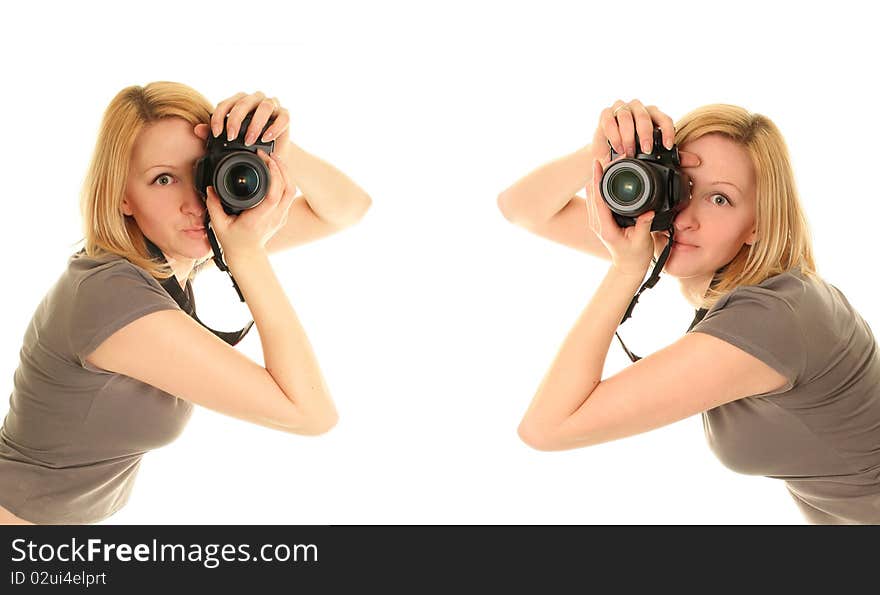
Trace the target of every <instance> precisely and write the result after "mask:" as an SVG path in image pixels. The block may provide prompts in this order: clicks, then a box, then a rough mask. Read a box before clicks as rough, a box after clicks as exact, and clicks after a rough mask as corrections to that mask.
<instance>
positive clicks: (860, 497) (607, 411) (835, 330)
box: [498, 100, 880, 524]
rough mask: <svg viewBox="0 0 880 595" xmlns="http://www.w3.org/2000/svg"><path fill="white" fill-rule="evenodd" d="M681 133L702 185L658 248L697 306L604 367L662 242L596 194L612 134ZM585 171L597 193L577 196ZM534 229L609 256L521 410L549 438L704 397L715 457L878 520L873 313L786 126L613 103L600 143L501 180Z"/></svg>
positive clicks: (692, 407)
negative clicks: (610, 369)
mask: <svg viewBox="0 0 880 595" xmlns="http://www.w3.org/2000/svg"><path fill="white" fill-rule="evenodd" d="M655 126H658V127H659V128H660V129H661V130H662V135H663V142H664V145H665V146H666V147H671V146H672V144H673V143H675V144H677V145H678V146H679V147H680V149H681V151H680V154H681V165H682V171H683V172H684V173H685V175H686V176H687V177H689V178H690V182H691V183H692V187H691V196H690V198H689V199H688V200H687V201H686V202H685V203H684V204H682V205H681V206H682V209H681V210H680V211H679V212H678V213H677V214H676V216H675V219H674V221H673V226H674V240H675V244H674V246H673V248H672V250H671V253H670V255H669V259H668V260H667V262H666V263H665V267H664V270H665V272H666V273H667V274H668V275H671V276H673V277H677V278H678V280H679V282H680V284H681V289H682V293H683V294H684V296H685V298H686V299H687V300H688V301H689V302H690V303H691V304H692V305H693V306H694V307H695V308H697V309H698V310H697V314H696V316H695V319H694V322H693V323H692V324H691V328H690V329H688V332H687V333H686V334H685V335H684V336H683V337H682V338H680V339H679V340H678V341H676V342H675V343H673V344H672V345H670V346H668V347H666V348H665V349H662V350H660V351H658V352H656V353H654V354H652V355H650V356H648V357H645V358H644V359H641V360H638V361H637V362H636V363H634V364H633V365H631V366H628V367H627V368H626V369H624V370H623V371H621V372H619V373H618V374H615V375H614V376H611V377H610V378H605V379H602V369H603V364H604V362H605V356H606V354H607V352H608V349H609V347H610V344H611V341H612V338H613V337H614V334H615V330H616V329H617V326H618V324H619V323H620V321H621V319H622V317H623V315H624V313H625V311H626V309H627V307H628V305H629V303H630V300H631V299H632V297H633V295H635V293H636V291H638V289H639V287H640V285H641V284H642V282H643V281H644V278H645V275H646V272H648V271H649V270H650V268H651V267H652V257H655V256H657V255H659V254H660V252H661V251H662V249H663V248H664V247H665V246H666V243H667V239H668V238H667V236H666V234H664V233H663V232H662V231H654V232H651V231H650V228H651V220H652V218H653V216H654V213H653V212H647V213H644V214H643V215H642V216H641V217H640V218H639V219H638V220H637V222H636V224H635V225H634V226H631V227H627V228H621V227H619V226H618V225H617V223H616V222H615V220H614V219H613V217H612V214H611V211H610V209H609V208H608V206H607V205H606V204H605V202H604V200H603V199H602V197H601V195H600V194H599V187H598V181H599V179H600V178H601V176H602V172H603V167H604V166H606V165H607V164H608V163H609V150H608V147H609V144H610V145H611V146H613V147H614V148H615V150H616V151H617V152H618V153H620V154H623V153H626V155H628V156H633V155H634V151H635V149H636V147H635V146H634V142H635V138H636V134H635V133H637V136H638V138H639V139H647V140H648V142H647V143H643V146H642V150H643V151H650V139H651V137H652V135H651V131H652V129H653V128H654V127H655ZM585 186H586V187H587V198H586V200H584V199H581V198H579V197H577V196H575V193H576V192H577V191H578V189H580V188H582V187H585ZM498 200H499V207H500V209H501V211H502V213H503V214H504V215H505V216H506V217H507V218H508V219H509V220H510V221H512V222H514V223H517V224H519V225H522V226H523V227H525V228H526V229H528V230H530V231H532V232H534V233H537V234H539V235H541V236H544V237H547V238H550V239H552V240H555V241H558V242H561V243H563V244H565V245H568V246H571V247H573V248H576V249H578V250H581V251H583V252H586V253H588V254H593V255H595V256H599V257H600V258H604V259H606V260H610V261H611V266H610V268H609V270H608V273H607V274H606V276H605V278H604V279H603V280H602V282H601V283H600V284H599V287H598V289H597V290H596V294H595V295H594V296H593V299H592V300H591V301H590V302H589V304H588V305H587V306H586V308H585V310H584V311H583V313H582V315H581V316H580V318H579V319H578V320H577V322H576V323H575V325H574V327H573V328H572V329H571V331H570V333H569V334H568V336H567V338H566V339H565V341H564V343H563V344H562V347H561V348H560V350H559V353H558V355H557V356H556V358H555V360H554V362H553V364H552V366H551V367H550V370H549V371H548V372H547V374H546V376H545V377H544V379H543V381H542V382H541V384H540V386H539V388H538V391H537V394H536V395H535V396H534V398H533V400H532V402H531V404H530V406H529V407H528V409H527V411H526V413H525V415H524V417H523V419H522V422H521V424H520V426H519V434H520V437H521V438H522V439H523V440H524V441H525V442H526V443H527V444H529V445H530V446H532V447H534V448H537V449H540V450H560V449H570V448H578V447H584V446H589V445H593V444H598V443H601V442H607V441H610V440H616V439H618V438H623V437H625V436H631V435H633V434H638V433H640V432H647V431H649V430H652V429H654V428H658V427H660V426H663V425H666V424H670V423H672V422H675V421H677V420H680V419H683V418H685V417H688V416H691V415H693V414H696V413H702V417H703V422H704V426H705V430H706V436H707V439H708V441H709V443H710V446H711V447H712V449H713V451H714V452H715V453H716V455H717V456H718V458H719V459H720V460H721V461H722V463H724V464H725V465H727V466H728V467H730V468H731V469H733V470H734V471H737V472H740V473H747V474H754V475H764V476H768V477H774V478H779V479H782V480H784V481H785V484H786V487H787V488H788V491H789V492H790V494H791V495H792V497H793V498H794V500H795V502H796V503H797V505H798V506H799V508H800V509H801V511H802V513H803V514H804V516H805V518H806V519H807V521H808V522H811V523H816V524H862V523H868V524H875V523H880V355H878V351H877V343H876V341H875V339H874V337H873V335H872V333H871V330H870V328H869V327H868V325H867V324H866V323H865V321H864V320H862V318H861V317H860V316H859V314H858V313H857V312H856V311H855V310H853V308H852V307H851V306H850V304H849V303H848V302H847V300H846V298H845V297H844V296H843V294H842V293H841V292H840V291H839V290H838V289H837V288H836V287H834V286H832V285H830V284H828V283H827V282H825V281H823V280H822V279H821V278H820V277H819V276H818V275H817V273H816V270H815V265H814V261H813V253H812V248H811V245H810V237H809V234H808V230H807V225H806V220H805V217H804V215H803V212H802V209H801V205H800V202H799V200H798V195H797V192H796V190H795V183H794V176H793V174H792V169H791V166H790V163H789V158H788V152H787V149H786V146H785V142H784V140H783V138H782V136H781V134H780V132H779V130H778V129H777V128H776V126H775V125H774V124H773V123H772V122H771V121H770V120H769V119H767V118H766V117H764V116H761V115H759V114H753V113H749V112H747V111H746V110H744V109H742V108H739V107H735V106H731V105H708V106H705V107H702V108H699V109H696V110H694V111H693V112H691V113H689V114H687V115H686V116H684V118H682V119H681V120H680V121H679V122H678V123H677V127H673V123H672V120H671V119H670V118H669V117H668V116H666V115H665V114H663V113H662V112H660V111H659V110H658V109H657V108H656V107H654V106H644V105H643V104H642V103H641V102H639V101H638V100H633V101H630V102H628V103H624V102H623V101H617V102H615V104H614V105H613V106H611V107H610V108H608V109H605V110H604V111H603V112H602V114H601V117H600V121H599V126H598V128H597V130H596V132H595V135H594V137H593V141H592V143H591V144H590V145H588V146H586V147H584V148H583V149H581V150H579V151H576V152H575V153H573V154H571V155H568V156H566V157H563V158H561V159H558V160H556V161H554V162H552V163H549V164H547V165H545V166H543V167H541V168H539V169H537V170H535V171H534V172H532V173H530V174H529V175H527V176H526V177H524V178H523V179H521V180H520V181H518V182H516V183H515V184H514V185H513V186H511V187H510V188H509V189H507V190H506V191H504V192H503V193H502V194H501V195H500V196H499V199H498Z"/></svg>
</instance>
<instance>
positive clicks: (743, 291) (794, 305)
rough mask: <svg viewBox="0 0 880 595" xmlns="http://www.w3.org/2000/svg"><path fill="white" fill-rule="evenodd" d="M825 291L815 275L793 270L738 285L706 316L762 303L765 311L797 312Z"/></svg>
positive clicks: (825, 286) (824, 286) (798, 268)
mask: <svg viewBox="0 0 880 595" xmlns="http://www.w3.org/2000/svg"><path fill="white" fill-rule="evenodd" d="M826 288H827V283H826V282H825V281H824V280H823V279H822V278H821V277H819V276H818V275H817V274H816V273H806V272H804V271H803V269H801V268H800V267H794V268H791V269H788V270H787V271H783V272H782V273H779V274H777V275H773V276H771V277H767V278H766V279H764V280H763V281H761V282H760V283H758V284H755V285H740V286H739V287H736V288H734V289H732V290H731V291H729V292H728V293H727V294H725V295H724V296H722V297H721V299H719V300H718V302H716V303H715V305H714V306H713V307H712V308H710V309H709V312H713V311H715V310H720V309H721V308H729V307H732V306H742V305H746V304H755V303H763V304H765V305H766V306H767V307H770V306H771V305H776V306H779V307H783V306H784V307H786V309H789V310H790V311H793V312H797V311H798V310H799V309H801V308H802V307H804V306H805V305H806V304H808V303H810V302H812V301H814V300H815V299H816V298H817V297H818V296H819V295H820V294H821V293H822V292H823V291H825V290H826Z"/></svg>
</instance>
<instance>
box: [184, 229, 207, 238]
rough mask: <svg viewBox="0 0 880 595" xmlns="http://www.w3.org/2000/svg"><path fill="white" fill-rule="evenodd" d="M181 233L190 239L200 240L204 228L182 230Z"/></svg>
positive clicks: (203, 233)
mask: <svg viewBox="0 0 880 595" xmlns="http://www.w3.org/2000/svg"><path fill="white" fill-rule="evenodd" d="M183 233H185V234H186V235H188V236H189V237H191V238H201V237H203V236H204V235H205V228H204V227H194V228H191V229H184V230H183Z"/></svg>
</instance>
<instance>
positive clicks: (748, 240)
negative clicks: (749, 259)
mask: <svg viewBox="0 0 880 595" xmlns="http://www.w3.org/2000/svg"><path fill="white" fill-rule="evenodd" d="M757 232H758V230H757V229H753V230H752V233H750V234H749V236H748V237H747V238H746V241H745V244H746V246H751V245H752V244H754V243H755V237H756V236H757Z"/></svg>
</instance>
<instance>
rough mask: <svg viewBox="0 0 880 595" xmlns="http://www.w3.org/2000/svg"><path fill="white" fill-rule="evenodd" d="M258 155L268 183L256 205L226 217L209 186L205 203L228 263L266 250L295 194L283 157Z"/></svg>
mask: <svg viewBox="0 0 880 595" xmlns="http://www.w3.org/2000/svg"><path fill="white" fill-rule="evenodd" d="M257 155H259V157H260V159H262V160H263V162H264V163H265V164H266V167H268V169H269V180H270V181H269V189H268V191H267V192H266V197H265V198H264V199H263V201H262V202H261V203H260V204H258V205H257V206H255V207H253V208H250V209H246V210H244V211H242V212H241V213H239V214H238V215H227V214H226V212H225V211H224V210H223V206H222V204H221V203H220V198H219V197H218V196H217V193H216V192H215V191H214V188H213V187H212V186H208V198H207V201H206V204H207V208H208V214H209V216H210V217H211V226H212V227H213V228H214V232H215V233H216V234H217V239H218V240H219V241H220V245H221V246H222V247H223V252H224V254H226V255H228V256H229V258H228V259H227V260H229V261H230V263H231V262H232V261H233V260H234V259H235V258H236V257H237V256H239V255H247V254H250V253H252V252H254V251H264V250H265V246H266V242H268V241H269V238H271V237H272V236H273V235H275V232H276V231H278V230H279V229H281V228H282V227H284V226H285V225H286V224H287V214H288V211H289V210H290V205H291V204H292V203H293V199H294V196H295V195H296V186H295V185H294V184H293V182H292V181H291V180H290V178H289V177H288V175H287V168H286V166H285V164H284V161H283V159H282V157H280V156H279V155H278V154H277V153H274V152H273V153H272V155H267V154H266V153H265V152H264V151H263V150H262V149H260V150H258V151H257ZM230 266H232V264H230Z"/></svg>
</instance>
